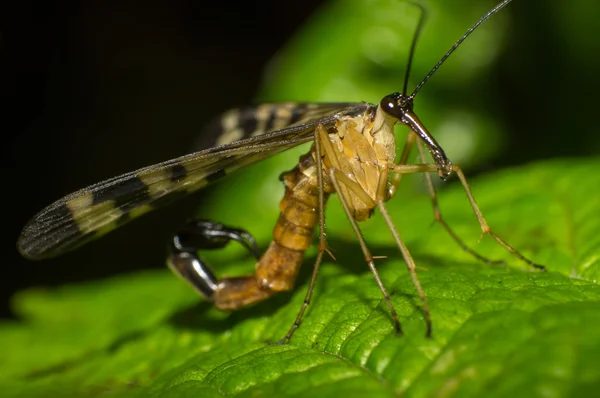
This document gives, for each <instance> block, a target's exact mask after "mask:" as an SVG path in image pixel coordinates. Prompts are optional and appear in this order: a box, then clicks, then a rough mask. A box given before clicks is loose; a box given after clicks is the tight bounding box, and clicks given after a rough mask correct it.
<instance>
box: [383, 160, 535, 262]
mask: <svg viewBox="0 0 600 398" xmlns="http://www.w3.org/2000/svg"><path fill="white" fill-rule="evenodd" d="M450 170H451V171H453V172H455V173H456V175H457V176H458V179H459V180H460V182H461V184H462V186H463V189H464V190H465V193H466V194H467V198H468V199H469V203H470V204H471V208H472V209H473V212H474V213H475V215H476V216H477V220H478V221H479V225H480V227H481V231H482V233H483V234H487V235H490V236H491V237H492V238H493V239H494V240H495V241H496V242H498V243H499V244H500V245H501V246H502V247H504V248H505V249H506V250H507V251H508V252H509V253H511V254H512V255H513V256H515V257H517V258H518V259H519V260H521V261H523V262H524V263H526V264H527V265H529V266H531V267H533V268H536V269H538V270H540V271H545V270H546V267H544V266H543V265H540V264H536V263H534V262H533V261H531V260H529V259H528V258H527V257H525V256H523V255H522V254H521V253H519V252H518V251H517V250H516V249H515V248H513V247H512V246H510V245H509V244H508V243H506V242H505V241H504V240H503V239H502V238H500V237H499V236H498V235H496V233H494V232H493V231H492V230H491V228H490V227H489V225H488V223H487V221H486V220H485V218H484V217H483V214H482V213H481V210H480V209H479V206H478V205H477V203H476V202H475V198H474V197H473V194H472V193H471V188H469V184H468V183H467V179H466V177H465V174H464V173H463V171H462V169H461V168H460V167H459V166H458V165H456V164H453V165H452V166H450ZM389 171H391V172H394V173H400V174H410V173H432V172H437V171H438V166H437V165H436V164H430V163H427V164H425V163H422V164H406V165H392V166H391V167H390V168H389Z"/></svg>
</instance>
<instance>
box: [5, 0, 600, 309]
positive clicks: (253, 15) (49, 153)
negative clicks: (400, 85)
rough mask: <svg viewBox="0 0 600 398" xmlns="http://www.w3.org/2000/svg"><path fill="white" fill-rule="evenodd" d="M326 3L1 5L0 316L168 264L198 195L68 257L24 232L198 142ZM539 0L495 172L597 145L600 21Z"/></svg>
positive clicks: (517, 58)
mask: <svg viewBox="0 0 600 398" xmlns="http://www.w3.org/2000/svg"><path fill="white" fill-rule="evenodd" d="M320 3H321V2H320V1H317V0H303V1H301V2H281V1H275V0H265V1H261V2H252V1H227V2H202V1H191V0H178V1H161V0H148V1H145V2H143V3H141V4H143V7H140V5H139V4H140V3H138V2H134V1H119V2H110V1H109V2H106V1H92V0H90V1H61V2H58V1H46V2H43V3H42V2H39V3H38V2H32V1H20V2H14V3H12V4H5V5H2V6H0V23H1V26H0V28H1V35H2V36H1V38H0V39H1V42H0V45H1V47H0V50H1V54H0V57H1V58H0V61H1V64H0V68H1V69H0V85H1V86H0V92H1V94H0V95H1V97H0V98H1V99H0V100H1V101H2V103H1V109H0V116H1V120H0V123H1V124H0V130H1V131H2V132H3V133H4V134H3V135H2V138H3V139H4V140H7V141H8V142H7V143H5V144H3V145H2V148H3V154H2V161H3V162H4V166H3V167H2V172H3V182H2V184H3V188H2V198H3V207H2V209H3V212H4V217H3V221H4V222H3V225H2V228H3V230H4V234H3V237H2V241H1V242H2V247H1V253H2V271H3V274H2V276H1V277H0V315H2V316H8V315H9V314H10V312H9V309H8V304H7V303H8V298H9V297H10V295H11V294H13V293H14V292H15V291H17V290H19V289H22V288H24V287H28V286H39V285H54V284H64V283H67V282H71V281H79V280H85V279H92V278H98V277H106V276H110V275H114V274H117V273H122V272H128V271H132V270H135V269H141V268H156V267H163V266H164V262H163V257H164V252H165V242H166V241H167V239H168V237H169V236H170V234H171V233H172V232H173V231H174V230H176V229H177V227H178V226H179V225H180V224H181V223H182V221H183V220H184V219H185V218H186V217H187V216H189V214H191V213H192V212H193V209H194V207H195V206H196V205H197V201H198V197H193V198H190V199H188V200H183V201H182V202H179V205H177V206H175V207H171V208H169V209H167V210H165V211H161V212H158V213H154V214H150V215H147V216H145V217H143V218H142V219H140V220H139V221H137V222H135V223H133V224H131V225H129V226H128V227H127V228H122V229H120V230H117V231H115V232H114V233H111V234H109V235H108V236H106V237H105V238H103V239H102V240H100V241H98V242H95V243H93V244H91V245H87V246H84V247H82V248H81V249H79V250H77V251H75V252H73V253H70V254H68V255H66V256H64V257H61V258H59V259H51V260H47V261H43V262H30V261H27V260H24V259H22V258H21V257H20V256H19V254H18V253H17V251H16V248H15V242H16V240H17V238H18V235H19V232H20V230H21V228H22V226H23V225H24V224H25V222H26V221H27V220H28V219H29V218H30V217H31V216H32V215H33V214H34V213H35V212H36V211H38V210H40V209H42V208H43V207H44V206H46V205H48V204H50V203H51V202H52V201H54V200H56V199H58V198H60V197H62V196H64V195H65V194H67V193H69V192H72V191H74V190H76V189H79V188H81V187H83V186H86V185H89V184H91V183H94V182H97V181H100V180H102V179H105V178H108V177H112V176H114V175H117V174H121V173H123V172H125V171H129V170H133V169H136V168H139V167H141V166H145V165H149V164H153V163H157V162H159V161H162V160H166V159H169V158H173V157H176V156H179V155H182V154H184V153H186V152H189V149H190V147H191V145H192V143H193V142H194V141H195V140H196V138H197V135H198V134H199V131H200V130H201V126H203V125H204V124H205V123H206V122H207V121H209V120H210V119H211V118H212V117H214V116H215V115H217V114H219V113H220V112H222V111H223V110H225V109H228V108H231V107H234V106H239V105H243V104H248V103H251V102H252V100H253V98H254V96H255V94H256V92H257V89H258V87H259V85H260V82H261V75H262V71H263V67H264V65H265V63H266V62H267V61H268V60H269V59H270V58H271V57H272V56H273V54H274V53H275V52H276V50H277V49H278V48H280V47H281V46H282V45H283V44H284V43H285V42H286V40H287V39H288V38H289V36H290V35H291V34H292V33H294V32H295V31H296V30H297V29H298V28H299V27H300V26H302V24H303V22H304V21H305V20H306V19H307V18H308V17H309V16H310V14H311V13H312V12H314V11H315V9H316V8H317V7H318V6H319V4H320ZM532 3H536V4H532ZM557 3H559V2H557ZM539 4H540V3H538V2H527V1H522V0H517V1H515V4H512V5H511V6H510V8H511V11H510V12H511V13H512V19H511V30H510V34H509V37H508V39H507V45H506V47H507V48H506V50H505V53H504V55H503V56H502V57H501V59H500V60H499V61H498V62H497V63H495V64H494V66H493V71H492V74H491V75H492V76H493V77H494V80H493V81H492V83H491V88H492V89H494V90H496V91H497V93H498V103H497V109H493V110H491V112H492V111H494V112H503V113H504V114H505V115H506V119H505V123H506V125H507V127H508V128H507V132H506V134H507V136H506V139H507V140H508V145H507V148H510V150H509V151H507V152H506V153H504V154H502V156H499V157H497V158H495V159H492V160H491V161H490V162H489V163H488V164H487V165H486V166H485V167H484V170H483V171H487V170H490V169H493V168H497V167H505V166H508V165H516V164H521V163H524V162H527V161H530V160H534V159H542V158H552V157H558V156H562V157H564V156H589V155H592V154H597V153H598V149H599V146H600V139H599V138H598V134H594V133H593V129H594V128H595V125H594V124H593V123H592V121H593V120H594V119H595V118H594V117H593V115H594V114H595V112H597V108H598V101H597V93H598V88H599V87H598V82H597V80H598V79H597V75H598V71H599V70H600V68H598V66H600V65H599V64H600V62H599V60H598V57H599V55H598V54H600V47H599V46H598V43H599V39H598V37H599V36H600V35H598V34H597V33H598V30H591V27H592V26H595V24H596V21H594V22H593V24H592V23H590V21H587V20H583V21H582V20H579V19H576V20H573V18H572V15H571V16H568V20H569V21H571V22H566V23H565V24H566V26H557V24H556V21H557V20H561V14H560V13H561V12H563V11H564V9H565V8H564V7H565V5H564V4H563V5H559V6H554V5H553V6H548V8H546V9H538V8H536V6H537V5H539ZM570 4H571V6H572V7H582V8H583V12H582V13H581V14H580V16H582V17H585V16H586V15H589V16H590V17H589V18H588V19H591V18H592V16H593V15H597V14H595V11H596V10H597V8H598V6H596V5H594V3H593V2H588V3H586V2H584V1H574V2H571V3H570ZM561 7H562V8H561ZM587 7H589V10H587V12H586V8H587ZM565 18H567V16H565ZM570 23H571V24H572V26H571V25H569V24H570ZM290 100H293V98H290ZM348 100H349V101H358V100H362V99H361V98H358V99H357V98H352V99H348ZM532 115H536V116H535V117H532ZM540 115H541V116H540ZM589 115H592V116H591V117H590V116H589ZM582 177H583V176H582Z"/></svg>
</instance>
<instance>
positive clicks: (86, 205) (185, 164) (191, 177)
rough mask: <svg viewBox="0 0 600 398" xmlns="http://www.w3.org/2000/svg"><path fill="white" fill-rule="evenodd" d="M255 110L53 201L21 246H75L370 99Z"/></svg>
mask: <svg viewBox="0 0 600 398" xmlns="http://www.w3.org/2000/svg"><path fill="white" fill-rule="evenodd" d="M252 109H254V110H255V112H254V113H253V112H252V111H251V109H249V108H247V109H244V110H243V112H240V111H238V113H237V115H238V116H239V117H237V118H235V120H233V119H232V115H233V112H234V111H229V112H228V113H225V114H224V115H223V117H222V118H221V119H220V120H219V121H218V122H217V123H215V124H213V129H214V128H218V131H217V134H218V137H217V139H218V140H219V139H220V143H221V145H218V146H214V147H211V148H208V149H205V150H202V151H199V152H194V153H191V154H188V155H184V156H181V157H179V158H176V159H172V160H168V161H166V162H163V163H159V164H156V165H153V166H148V167H144V168H142V169H139V170H136V171H132V172H129V173H125V174H123V175H120V176H117V177H113V178H110V179H108V180H106V181H103V182H100V183H97V184H94V185H91V186H89V187H87V188H84V189H81V190H79V191H77V192H74V193H72V194H70V195H68V196H66V197H64V198H62V199H60V200H58V201H56V202H54V203H53V204H51V205H50V206H48V207H47V208H45V209H44V210H42V211H41V212H39V213H38V214H37V215H36V216H35V217H33V219H32V220H30V221H29V223H27V225H25V227H24V228H23V231H22V233H21V237H20V238H19V241H18V242H17V246H18V248H19V251H20V252H21V254H23V256H25V257H27V258H31V259H38V258H44V257H51V256H54V255H57V254H60V253H62V252H65V251H68V250H71V249H74V248H76V247H78V246H80V245H82V244H83V243H86V242H88V241H90V240H92V239H95V238H97V237H99V236H101V235H103V234H105V233H107V232H110V231H111V230H113V229H115V228H117V227H119V226H121V225H123V224H124V223H126V222H128V221H130V220H131V219H133V218H135V217H138V216H140V215H142V214H144V213H146V212H148V211H151V210H153V209H155V208H157V207H159V206H161V205H162V204H164V203H165V202H169V201H171V200H173V199H176V198H177V197H179V196H181V195H187V194H189V193H191V192H193V191H196V190H198V189H200V188H202V187H204V186H206V185H207V184H209V183H211V182H213V181H215V180H217V179H219V178H220V177H222V176H224V175H226V174H228V173H230V172H232V171H234V170H236V169H239V168H241V167H244V166H247V165H250V164H252V163H256V162H258V161H260V160H262V159H265V158H268V157H270V156H273V155H274V154H276V153H279V152H282V151H285V150H287V149H290V148H293V147H295V146H297V145H300V144H302V143H304V142H308V141H310V140H312V138H313V131H314V129H315V127H316V126H317V125H319V124H322V125H325V126H326V127H329V126H332V125H333V124H334V123H335V121H336V120H337V119H338V118H340V117H342V116H346V115H350V116H354V115H359V114H363V113H365V112H367V111H369V110H372V109H373V105H369V104H366V103H359V104H356V103H352V104H308V103H307V104H301V103H300V104H298V103H296V104H292V103H281V104H266V105H260V106H258V107H255V108H252ZM253 114H254V115H255V117H254V119H255V120H252V119H253V118H252V115H253ZM264 115H269V116H267V117H266V118H265V117H264ZM224 137H225V138H224Z"/></svg>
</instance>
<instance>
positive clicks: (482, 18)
mask: <svg viewBox="0 0 600 398" xmlns="http://www.w3.org/2000/svg"><path fill="white" fill-rule="evenodd" d="M511 1H512V0H504V1H503V2H501V3H500V4H498V5H497V6H496V7H494V8H492V9H491V10H490V11H488V13H487V14H485V15H484V16H483V17H481V18H480V19H479V21H477V22H475V24H474V25H473V26H471V28H469V30H467V32H466V33H465V34H464V35H463V36H462V37H461V38H460V39H458V40H457V41H456V43H454V45H453V46H452V48H450V50H448V52H447V53H446V54H445V55H444V56H443V57H442V58H441V59H440V60H439V61H438V63H437V64H435V66H434V67H433V69H431V71H430V72H429V73H428V74H427V76H425V78H424V79H423V80H422V81H421V83H419V84H418V85H417V87H416V88H415V90H414V91H413V92H412V94H411V95H410V96H409V97H408V98H409V99H411V100H412V99H413V98H415V96H416V95H417V93H418V92H419V90H420V89H421V88H422V87H423V86H424V85H425V83H427V81H428V80H429V79H430V78H431V76H433V74H434V73H435V72H436V71H437V70H438V68H439V67H440V66H441V65H442V64H443V63H444V61H446V59H448V57H449V56H450V54H452V53H453V52H454V50H456V49H457V48H458V46H460V45H461V44H462V42H463V41H465V39H466V38H467V37H469V35H470V34H471V33H473V31H474V30H475V29H477V28H478V27H479V25H481V24H482V23H484V22H485V21H486V20H487V19H488V18H489V17H491V16H492V15H494V14H495V13H497V12H498V11H500V10H501V9H502V8H504V7H505V6H506V5H507V4H508V3H510V2H511ZM413 44H414V42H413ZM410 56H411V57H412V49H411V54H410ZM409 62H410V59H409ZM409 65H410V63H409ZM406 75H407V76H408V72H407V73H406ZM404 90H405V91H406V81H405V83H404Z"/></svg>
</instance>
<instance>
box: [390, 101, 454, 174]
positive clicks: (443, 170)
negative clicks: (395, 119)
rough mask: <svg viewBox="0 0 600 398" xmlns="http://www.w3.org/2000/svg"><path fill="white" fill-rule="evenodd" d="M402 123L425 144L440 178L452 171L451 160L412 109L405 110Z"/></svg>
mask: <svg viewBox="0 0 600 398" xmlns="http://www.w3.org/2000/svg"><path fill="white" fill-rule="evenodd" d="M401 122H402V123H404V124H406V125H407V126H408V127H410V129H411V130H412V131H414V132H415V133H417V135H418V136H419V137H421V140H423V142H424V143H425V145H427V149H429V153H431V156H432V157H433V160H434V161H435V163H436V164H437V166H438V175H439V176H440V178H441V179H443V180H445V179H446V178H448V176H449V175H450V173H451V172H452V162H450V160H449V159H448V158H447V157H446V154H445V153H444V150H443V149H442V147H441V146H440V145H439V144H438V143H437V141H436V140H435V138H433V136H432V135H431V134H430V133H429V131H428V130H427V128H426V127H425V126H424V125H423V123H422V122H421V120H420V119H419V118H418V117H417V115H416V114H415V113H414V112H412V111H406V112H405V113H404V117H403V119H402V120H401Z"/></svg>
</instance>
